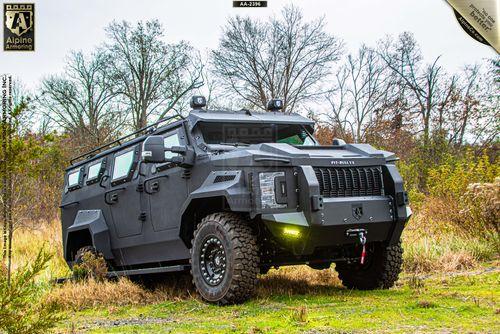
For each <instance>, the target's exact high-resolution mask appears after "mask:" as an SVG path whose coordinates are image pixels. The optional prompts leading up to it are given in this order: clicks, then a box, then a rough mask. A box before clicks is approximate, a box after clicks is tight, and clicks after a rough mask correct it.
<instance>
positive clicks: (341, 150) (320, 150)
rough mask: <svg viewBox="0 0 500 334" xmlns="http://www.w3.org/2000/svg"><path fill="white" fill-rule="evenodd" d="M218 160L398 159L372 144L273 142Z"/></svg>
mask: <svg viewBox="0 0 500 334" xmlns="http://www.w3.org/2000/svg"><path fill="white" fill-rule="evenodd" d="M213 160H214V162H216V163H217V164H219V163H221V164H224V165H226V166H228V165H231V166H237V165H239V166H250V165H260V164H262V165H273V166H274V165H285V166H286V165H288V166H299V165H315V166H337V167H342V166H344V167H346V166H373V165H381V164H385V163H387V162H393V161H395V160H397V158H396V156H395V155H394V153H392V152H387V151H382V150H377V149H375V148H374V147H373V146H371V145H369V144H346V145H342V146H292V145H289V144H281V143H270V144H256V145H250V146H245V147H237V148H235V149H233V150H231V151H227V152H223V153H219V154H216V155H214V156H213Z"/></svg>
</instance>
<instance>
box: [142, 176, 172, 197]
mask: <svg viewBox="0 0 500 334" xmlns="http://www.w3.org/2000/svg"><path fill="white" fill-rule="evenodd" d="M161 178H168V175H159V176H155V177H152V178H150V179H147V180H145V181H144V191H145V192H146V194H149V195H151V194H154V193H157V192H159V191H160V181H159V179H161Z"/></svg>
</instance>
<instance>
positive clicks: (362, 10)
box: [0, 0, 496, 88]
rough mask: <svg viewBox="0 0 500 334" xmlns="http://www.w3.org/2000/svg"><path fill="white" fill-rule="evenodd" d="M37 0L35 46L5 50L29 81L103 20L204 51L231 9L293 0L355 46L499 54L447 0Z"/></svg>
mask: <svg viewBox="0 0 500 334" xmlns="http://www.w3.org/2000/svg"><path fill="white" fill-rule="evenodd" d="M2 2H4V1H2ZM30 2H34V3H35V4H36V6H35V10H36V17H35V20H36V45H35V49H36V50H35V52H5V51H3V48H2V50H1V51H0V73H10V74H12V75H14V76H16V77H19V78H21V79H22V80H23V81H24V83H25V84H26V85H27V86H28V87H29V88H35V87H36V86H37V85H38V82H39V80H40V79H41V78H43V77H44V76H46V75H48V74H52V73H57V72H60V71H61V70H62V69H63V67H64V59H65V57H66V55H67V54H68V52H69V51H70V50H83V51H86V52H90V51H92V49H93V48H94V47H95V46H96V45H99V44H100V43H101V42H103V40H104V39H105V34H104V30H103V28H104V27H105V26H106V25H107V24H108V23H109V22H111V21H112V20H128V21H138V20H148V19H152V18H157V19H159V20H160V21H161V22H162V23H163V24H164V27H165V29H166V39H167V40H168V41H169V42H171V41H180V40H186V41H188V42H190V43H191V45H193V46H194V47H196V48H198V49H199V50H202V51H204V50H208V49H212V48H215V47H216V46H217V43H218V39H219V35H220V31H221V27H222V26H223V25H224V22H225V21H226V19H227V18H228V17H229V16H232V15H237V14H240V15H251V16H253V17H259V18H265V17H268V16H269V15H277V14H279V11H280V9H281V8H282V7H283V6H284V5H286V4H288V3H290V2H293V3H294V4H296V5H298V6H299V7H301V8H302V9H303V11H304V16H305V17H306V19H307V20H311V19H314V18H317V17H319V16H322V15H324V16H325V17H326V21H327V30H328V32H329V33H331V34H334V35H336V36H338V37H340V38H342V39H343V40H344V42H345V43H346V46H347V49H348V50H350V51H354V50H356V49H357V48H358V47H359V45H361V44H362V43H365V44H368V45H374V44H375V42H376V41H377V40H378V39H380V38H381V37H383V36H384V35H386V34H392V35H397V34H399V33H400V32H402V31H411V32H413V33H414V35H415V37H416V39H417V40H418V42H419V43H420V46H421V48H422V51H423V54H424V57H425V59H426V60H427V61H430V59H432V58H434V57H437V56H439V55H442V64H443V65H444V66H445V67H446V68H447V69H448V70H450V71H455V70H457V69H459V68H460V67H461V66H463V65H464V64H466V63H473V62H478V61H481V60H482V59H483V58H487V57H488V58H489V57H493V56H495V55H496V52H495V51H493V49H491V48H490V47H488V46H485V45H482V44H480V43H478V42H476V41H474V40H473V39H471V38H470V37H469V36H468V35H467V34H466V33H465V32H464V31H463V30H462V28H461V27H460V26H459V25H458V23H457V21H456V20H455V17H454V15H453V11H452V10H451V8H450V7H449V5H448V4H447V2H446V1H444V0H413V1H409V0H351V1H340V0H292V1H290V0H269V1H268V8H250V9H248V8H245V9H243V8H232V1H231V0H162V1H160V0H156V1H153V0H142V1H137V0H116V1H111V0H71V1H67V0H43V1H36V0H35V1H33V0H31V1H30ZM2 7H3V6H2ZM2 22H3V21H2ZM1 31H2V34H3V29H1ZM2 40H3V39H2Z"/></svg>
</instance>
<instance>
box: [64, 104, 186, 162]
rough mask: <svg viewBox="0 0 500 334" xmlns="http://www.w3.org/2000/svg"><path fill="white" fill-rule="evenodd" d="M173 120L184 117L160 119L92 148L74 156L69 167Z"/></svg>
mask: <svg viewBox="0 0 500 334" xmlns="http://www.w3.org/2000/svg"><path fill="white" fill-rule="evenodd" d="M175 118H179V119H185V118H184V116H182V115H180V114H177V115H173V116H169V117H165V118H162V119H160V120H158V121H156V122H154V123H153V124H150V125H148V126H145V127H143V128H141V129H139V130H137V131H134V132H132V133H129V134H128V135H125V136H123V137H120V138H118V139H116V140H113V141H110V142H109V143H106V144H104V145H101V146H99V147H97V148H94V149H93V150H90V151H88V152H85V153H83V154H80V155H79V156H76V157H74V158H71V160H70V161H69V163H70V164H71V165H73V164H74V163H75V162H77V161H78V160H80V159H81V158H85V159H90V158H92V157H93V156H95V155H96V154H97V153H99V152H101V151H102V150H103V149H105V148H111V147H112V146H113V145H115V144H118V145H121V144H122V141H123V140H124V139H127V138H130V137H132V136H134V135H137V134H143V133H152V132H154V131H155V130H156V127H157V126H158V125H160V124H162V123H165V122H168V121H170V120H172V119H175Z"/></svg>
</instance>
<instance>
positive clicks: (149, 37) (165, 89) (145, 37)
mask: <svg viewBox="0 0 500 334" xmlns="http://www.w3.org/2000/svg"><path fill="white" fill-rule="evenodd" d="M106 32H107V34H108V37H109V39H110V40H109V42H108V43H107V44H106V48H107V50H108V52H109V53H110V54H111V55H112V57H113V61H112V66H113V75H114V78H115V80H116V81H115V83H116V86H117V89H118V90H119V92H120V94H122V95H123V96H124V97H125V99H126V104H127V107H128V109H129V111H130V114H131V117H132V125H133V127H134V129H140V128H142V127H144V126H146V125H147V122H148V121H149V120H150V118H151V117H156V118H162V117H164V116H165V115H166V114H167V113H168V112H169V111H171V110H175V108H176V106H177V104H178V103H179V101H180V100H181V99H182V98H183V97H184V96H185V95H186V94H188V93H189V92H190V91H192V90H193V89H196V88H199V87H201V86H202V85H203V78H202V69H203V66H202V63H201V60H200V57H199V55H198V54H197V52H195V50H193V48H192V47H190V46H189V45H188V44H187V43H185V42H181V43H177V44H166V43H165V42H164V41H163V40H162V38H163V36H164V32H163V27H162V25H161V24H160V23H159V22H158V21H157V20H152V21H147V22H139V23H137V25H136V26H131V25H130V23H128V22H125V21H123V22H113V23H111V24H110V25H109V26H108V27H107V28H106ZM177 111H178V110H177Z"/></svg>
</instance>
